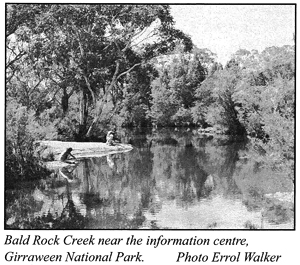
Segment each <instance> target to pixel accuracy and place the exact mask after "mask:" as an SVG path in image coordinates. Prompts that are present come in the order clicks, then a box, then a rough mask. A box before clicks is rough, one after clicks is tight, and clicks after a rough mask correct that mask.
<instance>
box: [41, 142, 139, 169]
mask: <svg viewBox="0 0 300 265" xmlns="http://www.w3.org/2000/svg"><path fill="white" fill-rule="evenodd" d="M38 144H39V146H40V149H43V154H41V156H42V158H43V156H49V154H51V157H52V161H46V162H45V166H46V167H47V168H49V169H53V168H57V167H61V166H64V165H67V164H66V163H64V162H61V161H59V156H60V154H61V153H62V152H63V151H65V150H66V149H67V148H69V147H71V148H72V149H73V151H72V154H73V155H74V156H75V157H76V158H78V159H81V158H87V157H102V156H106V155H109V154H115V153H122V152H129V151H131V150H132V149H133V147H132V145H130V144H122V143H117V144H116V145H114V146H109V145H107V144H106V143H100V142H62V141H39V142H38Z"/></svg>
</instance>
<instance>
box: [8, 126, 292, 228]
mask: <svg viewBox="0 0 300 265" xmlns="http://www.w3.org/2000/svg"><path fill="white" fill-rule="evenodd" d="M128 137H130V139H129V141H130V142H131V143H132V144H133V145H134V147H135V148H134V149H133V150H132V151H131V152H129V153H124V154H112V155H109V156H106V157H101V158H89V159H84V160H82V161H81V162H80V163H78V164H77V165H76V166H68V167H64V168H62V169H60V170H58V171H57V172H55V173H54V174H53V176H52V178H51V179H49V180H47V181H46V183H43V182H41V183H39V184H38V185H37V187H36V188H35V189H34V190H33V191H27V192H25V191H24V190H23V191H22V192H23V193H24V194H20V193H18V194H15V195H16V196H15V197H16V198H17V199H16V200H15V201H14V202H16V201H18V196H19V197H22V196H25V197H26V198H27V197H28V199H30V200H28V201H30V204H31V206H32V205H34V206H35V207H32V208H31V209H30V210H28V212H27V215H26V214H24V208H26V207H27V208H29V207H28V206H25V205H23V206H22V207H23V208H20V207H19V208H18V207H17V206H16V205H15V203H14V202H13V200H12V202H10V203H8V205H7V206H8V207H7V221H6V225H7V226H8V227H18V228H28V227H29V228H55V229H66V228H70V229H72V228H76V229H110V228H111V229H137V228H142V229H163V228H183V229H184V228H188V229H208V228H213V229H235V228H237V229H270V228H283V229H291V228H293V211H294V206H293V200H282V198H280V196H279V199H278V198H275V197H274V196H273V197H272V194H276V192H277V193H278V192H279V193H280V194H291V191H292V190H293V187H292V184H291V183H289V182H287V180H286V178H285V176H284V175H282V174H279V173H278V174H277V175H276V174H274V173H273V172H269V171H264V170H254V169H255V167H254V166H253V164H252V162H251V161H248V160H240V159H239V153H240V151H241V150H243V151H244V152H245V148H246V145H245V143H243V142H230V141H228V140H226V139H221V138H220V139H211V138H209V139H207V138H200V137H199V135H198V134H196V133H195V132H193V131H183V132H182V131H170V130H166V131H162V132H154V133H151V134H139V135H129V136H128ZM27 208H26V209H27ZM20 215H22V218H19V219H18V218H16V216H20Z"/></svg>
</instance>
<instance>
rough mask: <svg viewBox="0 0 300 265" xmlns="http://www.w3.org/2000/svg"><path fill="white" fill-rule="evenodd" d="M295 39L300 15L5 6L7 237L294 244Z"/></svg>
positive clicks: (234, 8)
mask: <svg viewBox="0 0 300 265" xmlns="http://www.w3.org/2000/svg"><path fill="white" fill-rule="evenodd" d="M296 36H297V34H296V4H283V3H282V4H201V3H198V4H195V3H193V4H184V3H181V4H175V3H174V4H172V3H167V4H160V3H147V4H142V2H141V3H138V4H136V3H126V4H125V3H124V4H120V3H118V4H117V3H101V2H99V3H95V2H93V3H84V2H82V3H63V2H61V3H60V2H57V3H41V2H40V3H38V2H37V3H25V2H24V3H21V2H20V3H13V2H11V3H6V4H5V95H4V97H5V107H3V109H5V137H4V138H5V140H4V142H5V144H4V149H5V159H4V160H5V177H4V179H5V180H4V193H5V194H4V198H5V200H4V210H3V212H4V219H5V220H4V229H5V230H172V231H173V230H178V231H179V230H190V231H194V230H206V231H210V230H218V231H219V230H272V231H273V230H274V231H275V230H285V231H286V230H295V216H296V215H295V195H294V193H295V150H296V149H295V132H296V126H295V114H296V102H295V95H296V87H295V78H296V72H295V68H296V56H295V47H296ZM3 42H4V41H3ZM206 231H205V232H206ZM151 232H153V233H154V231H151ZM197 235H198V234H197ZM125 261H126V260H125Z"/></svg>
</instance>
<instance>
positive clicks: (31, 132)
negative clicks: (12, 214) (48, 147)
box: [5, 100, 46, 186]
mask: <svg viewBox="0 0 300 265" xmlns="http://www.w3.org/2000/svg"><path fill="white" fill-rule="evenodd" d="M42 134H45V132H44V133H43V132H42V129H41V127H40V126H39V125H38V123H37V122H36V121H35V118H34V113H33V112H32V111H29V112H28V111H27V109H26V107H23V106H20V105H19V104H18V103H16V102H15V101H13V100H10V101H9V102H8V104H7V112H6V142H5V144H6V150H5V154H6V159H5V176H6V184H7V185H8V186H10V185H12V184H13V183H14V182H15V181H20V180H24V179H32V178H36V177H37V176H39V175H40V174H44V175H45V173H46V171H45V170H44V169H43V168H42V166H41V165H40V163H39V161H38V158H37V157H36V156H35V155H34V150H35V139H36V137H39V136H40V135H42Z"/></svg>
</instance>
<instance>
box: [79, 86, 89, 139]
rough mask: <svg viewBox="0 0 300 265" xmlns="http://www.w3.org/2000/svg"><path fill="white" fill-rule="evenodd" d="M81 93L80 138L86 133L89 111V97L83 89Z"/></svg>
mask: <svg viewBox="0 0 300 265" xmlns="http://www.w3.org/2000/svg"><path fill="white" fill-rule="evenodd" d="M80 93H81V95H80V115H79V136H80V137H82V136H83V135H84V134H85V132H86V125H87V116H88V110H87V96H86V94H85V93H84V89H82V90H81V92H80Z"/></svg>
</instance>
